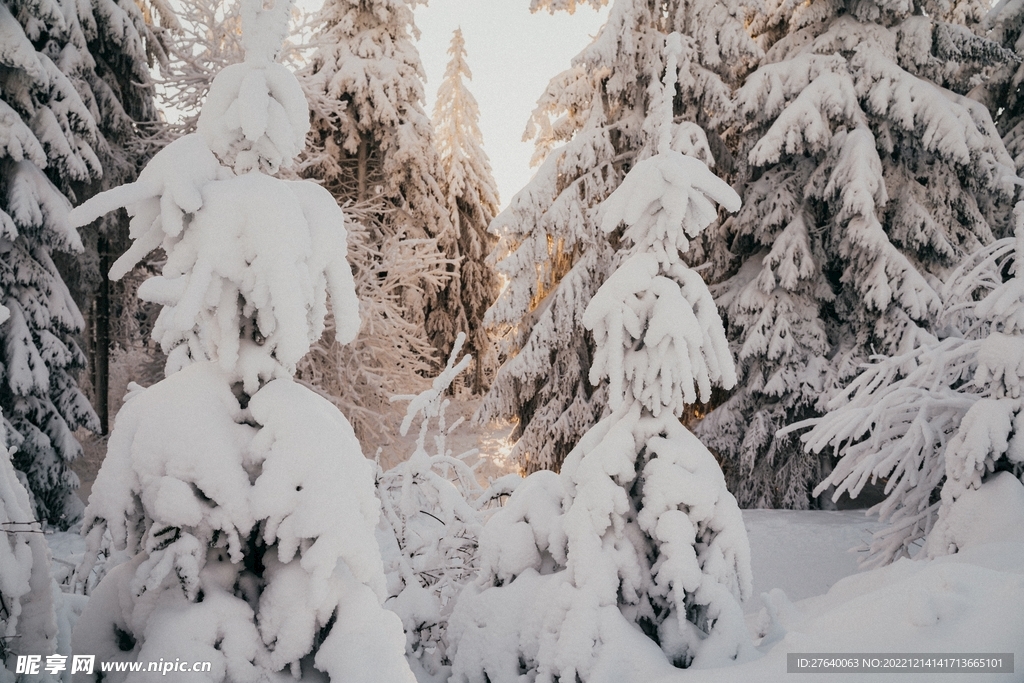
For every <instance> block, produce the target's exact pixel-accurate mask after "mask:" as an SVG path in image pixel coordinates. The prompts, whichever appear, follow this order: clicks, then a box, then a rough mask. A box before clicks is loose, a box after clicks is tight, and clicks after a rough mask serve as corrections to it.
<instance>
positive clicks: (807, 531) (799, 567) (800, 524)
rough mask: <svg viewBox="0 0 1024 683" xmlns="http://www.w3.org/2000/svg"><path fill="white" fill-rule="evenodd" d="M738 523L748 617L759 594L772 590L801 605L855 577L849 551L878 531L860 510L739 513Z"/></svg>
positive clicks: (758, 601) (756, 606)
mask: <svg viewBox="0 0 1024 683" xmlns="http://www.w3.org/2000/svg"><path fill="white" fill-rule="evenodd" d="M743 524H744V526H746V528H747V538H748V539H749V540H750V565H751V572H752V573H753V575H754V589H753V591H751V595H750V597H749V598H748V599H747V600H745V601H744V603H743V611H744V612H746V613H748V614H750V613H752V612H757V611H758V610H760V609H761V607H762V602H761V594H762V593H767V592H768V591H770V590H772V589H773V588H781V589H782V590H784V591H785V592H786V595H787V596H788V597H789V599H790V600H803V599H805V598H810V597H813V596H815V595H822V594H823V593H825V592H827V591H828V589H829V588H831V587H832V586H833V585H834V584H835V583H836V582H837V581H839V580H840V579H842V578H844V577H847V576H849V575H851V574H855V573H857V571H858V569H859V567H858V559H859V557H860V556H861V553H858V552H855V551H854V550H853V549H854V548H857V547H860V546H864V545H866V544H867V543H869V542H870V541H871V534H872V533H874V532H875V531H876V530H878V529H879V528H880V527H882V526H883V525H882V524H881V523H880V522H879V521H878V519H877V518H876V517H866V516H865V515H864V511H863V510H848V511H841V512H840V511H825V510H815V511H807V510H744V511H743Z"/></svg>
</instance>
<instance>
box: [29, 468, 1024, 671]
mask: <svg viewBox="0 0 1024 683" xmlns="http://www.w3.org/2000/svg"><path fill="white" fill-rule="evenodd" d="M551 478H552V479H556V477H555V475H553V474H552V475H551ZM1007 479H1008V478H1007V477H995V478H993V480H992V482H993V483H994V484H995V486H990V485H989V483H988V482H986V484H985V485H984V486H983V487H982V489H980V490H979V491H975V492H972V493H968V494H966V495H965V500H970V497H971V496H972V495H973V494H977V498H978V499H979V500H981V499H984V503H983V504H979V503H978V502H975V503H971V504H970V505H968V506H967V507H968V508H969V509H965V510H962V511H961V512H960V513H958V514H959V515H962V517H963V518H968V517H971V518H974V525H975V531H980V530H979V529H978V528H977V526H978V525H980V524H990V522H991V518H990V519H988V520H985V519H984V518H983V516H984V515H985V514H988V515H990V516H991V515H995V516H998V518H999V520H1000V523H999V524H998V525H990V526H989V527H988V531H985V533H984V536H980V535H979V536H977V537H976V538H977V539H978V540H977V541H976V542H975V543H973V544H968V546H967V547H965V548H961V549H960V551H959V552H958V553H956V554H955V555H949V556H944V557H942V558H939V559H935V560H910V559H904V560H899V561H897V562H896V563H894V564H892V565H890V566H888V567H885V568H883V569H873V570H870V571H864V572H860V573H858V571H857V558H856V554H854V553H850V552H849V548H850V547H853V546H856V545H859V544H862V543H863V542H864V541H865V540H867V539H868V538H870V535H871V533H873V531H874V530H875V529H877V528H878V526H879V522H878V521H877V520H876V519H874V518H869V517H865V516H864V514H863V512H862V511H843V512H826V511H795V510H745V511H743V519H744V523H745V526H746V528H747V534H748V537H749V539H750V547H751V564H752V570H753V575H754V590H753V597H752V598H751V599H749V600H748V601H746V602H745V603H744V611H745V612H747V623H748V625H749V627H750V628H751V629H752V630H753V633H754V635H758V634H759V633H762V632H769V633H768V635H766V637H765V638H764V639H763V640H762V641H761V643H760V649H761V651H762V653H763V655H764V656H762V657H760V658H758V659H757V660H755V661H751V662H748V663H746V664H742V665H739V666H735V667H728V668H724V669H711V670H709V669H702V670H678V669H673V668H671V667H670V666H669V665H668V664H667V663H666V662H665V659H664V656H663V655H662V654H661V653H660V651H659V650H658V648H657V646H656V645H654V644H653V643H652V642H650V641H649V640H648V639H647V638H646V637H644V636H643V635H642V634H641V633H639V631H637V630H636V629H635V627H632V626H630V625H629V624H628V623H625V622H624V620H622V619H621V617H617V616H616V614H615V612H617V610H614V608H605V609H604V611H602V612H600V617H599V619H600V624H599V625H598V628H599V629H600V630H601V631H602V633H606V634H607V637H608V638H609V639H614V640H615V641H616V643H617V646H616V647H615V648H604V650H603V654H602V656H601V657H600V658H599V659H598V661H597V662H596V663H595V665H594V668H593V670H592V674H591V678H590V679H589V681H588V683H682V682H684V681H689V680H693V681H700V682H701V683H704V682H705V681H708V682H715V681H723V682H730V683H731V682H733V681H746V680H750V681H757V682H758V683H760V682H762V681H764V682H765V683H776V682H778V683H791V679H792V677H793V674H787V673H785V671H786V653H787V652H812V651H813V652H823V651H836V652H854V651H859V652H865V651H879V652H895V651H907V652H910V651H920V652H941V651H947V652H954V651H957V652H962V651H972V650H973V651H978V652H995V651H1007V652H1014V653H1015V655H1016V661H1018V662H1019V661H1021V658H1022V657H1024V646H1022V644H1021V643H1020V642H1019V641H1020V638H1019V634H1020V633H1022V632H1024V621H1022V617H1021V615H1022V614H1024V539H1021V538H1020V531H1019V530H1020V529H1024V513H1022V512H1020V507H1021V506H1024V488H1022V487H1021V486H1020V485H1019V484H1017V485H1016V488H1014V487H1013V486H1012V484H1014V482H1013V481H1007ZM1010 479H1012V478H1010ZM993 489H995V490H993ZM533 498H534V499H536V497H535V496H534V497H533ZM1003 509H1010V510H1014V509H1017V512H1013V513H1012V514H1010V515H1007V514H1004V513H1002V510H1003ZM537 512H540V511H539V510H538V511H537ZM1014 539H1016V540H1014ZM46 540H47V541H48V542H49V545H50V548H51V550H52V552H53V555H54V558H55V559H56V560H57V561H58V563H60V562H66V561H69V560H70V561H72V562H75V561H77V559H78V556H79V555H80V554H81V552H82V541H81V540H80V537H77V536H75V535H73V534H69V533H55V534H48V535H47V536H46ZM531 571H532V570H531ZM527 573H529V572H527ZM527 573H524V574H523V578H526V574H527ZM532 576H533V578H532V579H528V580H526V581H521V582H517V584H516V585H518V586H520V587H521V592H520V593H517V594H515V595H513V594H512V593H511V592H509V593H508V594H507V595H506V596H504V597H503V598H502V599H500V600H495V601H494V604H493V605H490V606H489V607H488V608H487V610H484V611H482V612H481V613H480V614H479V618H480V619H481V620H482V621H485V620H487V619H489V618H490V617H491V616H492V615H494V614H497V613H505V614H507V615H513V616H514V615H520V616H519V617H518V618H513V619H506V620H503V623H506V624H511V623H522V622H523V620H525V619H528V618H537V616H536V614H537V613H538V612H539V610H538V609H537V607H538V606H544V605H545V604H546V602H548V601H550V600H553V599H555V598H554V597H553V596H555V595H557V591H558V586H557V585H555V583H554V577H552V576H550V575H532ZM773 589H774V590H773ZM769 592H770V593H771V596H770V598H769V599H770V602H771V605H772V607H771V612H772V613H773V614H774V615H775V616H774V622H773V621H772V618H771V617H768V610H764V612H765V614H763V615H760V616H759V615H758V612H759V611H761V610H762V608H763V605H764V602H763V599H762V597H761V595H762V594H767V593H769ZM64 597H65V598H72V597H75V596H68V595H65V596H64ZM531 614H532V615H533V616H532V617H531ZM72 616H73V614H72ZM934 617H938V619H935V618H934ZM516 633H517V632H516V631H514V630H513V631H512V632H511V635H515V634H516ZM1015 634H1017V635H1016V636H1015ZM509 637H510V632H505V631H499V630H491V631H489V636H488V642H489V643H490V644H491V646H492V647H494V648H500V647H501V644H502V643H508V642H510V641H509V640H508V638H509ZM1015 638H1016V639H1015ZM174 656H180V654H175V655H174ZM509 656H510V657H511V654H509ZM508 666H509V667H510V668H514V669H515V670H518V662H517V661H513V660H510V661H509V662H508ZM956 678H957V680H968V678H967V677H965V676H957V677H956ZM302 680H308V681H320V680H322V679H320V678H319V677H318V676H317V672H309V673H308V674H305V675H304V676H303V678H302ZM454 680H459V679H458V678H456V679H454ZM492 680H495V681H498V680H502V679H501V678H493V679H492ZM512 680H515V679H512ZM862 680H868V679H867V678H866V677H865V676H864V675H861V676H857V675H843V674H832V675H830V676H829V678H828V681H835V682H836V683H845V682H847V681H862ZM930 680H934V676H928V675H916V674H896V675H885V674H871V676H870V681H877V682H879V683H889V682H890V681H892V682H893V683H914V682H915V681H920V682H922V683H923V682H924V681H930ZM980 680H982V681H993V682H997V683H999V682H1002V681H1019V680H1020V674H1015V675H1006V676H1000V675H995V674H985V676H984V677H983V678H981V679H980Z"/></svg>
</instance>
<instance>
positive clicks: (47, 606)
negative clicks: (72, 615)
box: [0, 306, 57, 683]
mask: <svg viewBox="0 0 1024 683" xmlns="http://www.w3.org/2000/svg"><path fill="white" fill-rule="evenodd" d="M9 314H10V312H9V311H8V310H7V309H6V308H5V307H3V306H0V324H2V323H3V322H4V321H5V320H6V319H7V318H8V316H9ZM39 531H40V525H39V523H38V522H37V521H36V519H35V510H33V509H32V504H31V502H30V500H29V495H28V491H26V490H25V487H24V486H23V485H22V483H21V480H20V479H19V477H18V472H17V471H15V469H14V466H13V465H12V464H11V451H10V450H8V448H7V430H6V428H5V427H4V424H3V423H2V422H0V683H15V681H16V678H15V674H14V671H15V663H16V661H17V657H18V655H44V656H45V655H48V654H53V653H54V652H55V651H56V646H57V617H56V614H55V612H54V605H53V591H54V585H53V579H52V578H51V576H50V551H49V549H48V548H47V547H46V540H45V539H44V538H43V536H42V534H40V533H39Z"/></svg>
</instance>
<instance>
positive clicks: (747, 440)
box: [697, 0, 1014, 508]
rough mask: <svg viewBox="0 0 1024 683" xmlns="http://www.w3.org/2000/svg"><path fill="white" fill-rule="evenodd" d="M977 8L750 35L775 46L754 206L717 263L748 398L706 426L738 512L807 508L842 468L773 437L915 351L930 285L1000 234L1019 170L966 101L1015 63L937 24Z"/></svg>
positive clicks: (744, 130) (772, 13)
mask: <svg viewBox="0 0 1024 683" xmlns="http://www.w3.org/2000/svg"><path fill="white" fill-rule="evenodd" d="M978 15H979V12H978V11H977V8H976V7H975V8H972V7H971V6H970V5H967V4H966V3H962V4H960V5H953V4H942V3H930V2H914V3H908V4H905V5H899V6H895V5H891V4H889V3H884V2H874V1H868V2H863V1H861V0H857V1H852V0H850V1H840V2H835V1H833V0H820V1H819V0H815V1H812V2H811V3H809V4H802V5H799V6H794V5H792V4H790V3H787V2H777V3H774V4H772V5H770V7H769V11H768V13H767V14H766V15H765V16H764V17H763V18H762V19H761V20H759V21H758V22H757V23H755V24H753V25H752V29H753V31H754V33H755V34H756V35H757V36H758V39H759V40H760V41H762V43H763V44H764V45H765V47H767V48H768V50H767V53H766V55H765V60H764V64H763V65H762V66H761V67H760V68H759V69H758V70H757V71H756V72H755V73H753V74H751V76H750V77H749V78H748V79H747V81H746V83H745V84H744V85H743V87H742V88H741V89H740V90H739V91H738V114H739V119H738V121H737V123H736V126H735V128H734V131H733V132H734V133H735V134H736V135H737V136H738V138H739V140H740V142H739V146H740V148H741V154H742V157H741V161H745V162H746V163H747V164H748V166H747V169H746V172H745V174H744V176H745V180H744V185H743V188H742V190H743V191H742V194H743V197H744V199H743V209H741V211H740V212H739V213H738V214H737V215H736V216H735V217H734V218H731V219H730V220H729V221H728V222H727V223H726V224H725V225H724V226H723V230H722V233H721V236H722V238H723V239H722V240H721V241H720V244H721V245H724V246H726V247H727V248H728V250H727V251H726V250H725V249H722V250H720V251H719V253H718V255H717V258H716V259H715V260H714V261H715V263H716V266H717V273H716V274H715V277H716V278H718V279H724V278H725V277H726V276H728V279H726V280H725V281H724V282H723V283H722V284H721V285H720V286H719V288H718V302H719V306H720V307H722V308H724V309H725V317H726V321H727V325H728V328H729V334H730V337H731V339H732V341H733V343H734V349H735V352H736V353H737V356H738V361H739V375H740V379H739V387H740V388H739V389H738V391H737V392H736V393H735V394H734V395H733V396H732V397H731V398H729V400H728V401H727V402H726V403H724V404H723V405H721V406H719V407H718V408H716V409H715V410H714V411H713V412H712V413H711V414H710V415H709V416H708V417H707V418H706V419H705V420H704V421H703V422H702V423H701V425H700V426H699V428H698V432H697V433H698V435H699V436H701V438H702V439H704V440H705V443H707V444H708V445H709V446H710V447H712V448H713V449H716V450H717V451H718V452H719V454H720V456H721V457H722V458H723V461H724V463H725V469H726V472H727V475H728V477H729V479H730V484H731V487H730V488H731V490H733V491H734V492H735V494H736V496H737V498H738V499H739V501H740V503H741V505H744V506H757V507H793V508H804V507H807V506H808V505H809V504H811V502H812V500H811V496H810V493H811V490H812V489H813V487H814V485H815V484H817V483H818V482H819V481H821V480H822V479H823V478H824V477H825V476H826V475H827V474H828V471H829V468H830V458H829V456H828V454H827V453H825V454H823V455H822V456H821V458H820V459H819V457H818V456H814V455H811V454H808V453H805V452H803V451H802V450H801V448H800V444H799V441H798V438H797V436H796V435H794V434H792V433H788V434H787V435H785V436H776V431H777V430H778V429H780V428H782V427H785V426H786V425H789V424H792V423H793V422H795V421H798V420H801V419H805V418H810V417H814V416H817V415H820V414H821V413H822V412H823V411H824V409H825V404H826V403H827V401H828V399H829V397H831V396H833V395H834V394H835V392H836V390H837V388H838V387H840V386H842V385H844V384H845V383H846V382H848V381H849V380H850V378H851V377H852V376H853V375H854V374H855V373H856V372H857V368H858V367H859V366H860V364H861V363H863V362H864V361H865V360H866V359H867V358H868V357H869V356H870V355H871V354H872V353H876V352H877V353H895V352H897V351H899V350H905V349H909V348H911V347H913V346H914V345H915V344H916V343H917V342H918V341H919V340H920V339H921V338H922V332H926V331H927V330H928V329H929V328H930V326H931V325H932V323H933V321H934V320H935V317H936V315H937V314H938V311H939V303H940V299H939V296H938V295H937V293H936V291H935V290H934V289H933V283H935V282H936V280H935V276H936V275H939V274H941V273H942V272H944V270H946V269H948V268H950V267H952V266H955V265H956V264H957V263H958V261H959V260H960V259H961V258H963V256H964V255H965V254H967V253H970V252H972V251H974V250H975V249H977V248H978V247H979V246H980V245H982V244H986V243H988V242H990V241H991V240H992V239H993V234H994V233H995V234H1001V233H1002V232H1003V231H1004V230H1005V229H1006V228H1005V226H1006V224H1007V218H1008V213H1009V208H1010V205H1011V202H1010V201H1009V199H1010V198H1011V197H1012V187H1013V183H1012V179H1013V176H1014V167H1013V161H1012V159H1011V158H1010V157H1009V155H1008V154H1007V153H1006V150H1005V148H1004V147H1003V145H1002V143H1001V141H1000V139H999V135H998V133H997V132H996V129H995V127H994V126H993V124H992V120H991V117H990V116H989V113H988V111H986V110H985V108H984V107H983V106H982V105H980V104H979V103H978V102H976V101H973V100H970V99H968V98H966V97H964V96H963V95H961V94H958V92H957V91H960V92H962V91H963V89H965V88H966V86H967V84H969V82H970V78H969V76H970V74H971V73H974V72H976V71H977V70H978V69H980V68H981V67H982V66H983V65H985V64H986V63H993V62H997V61H998V60H1001V59H1004V58H1005V53H1004V51H1003V50H1001V49H1000V48H999V47H998V46H997V45H995V44H994V43H992V42H990V41H987V40H985V39H982V38H978V37H977V36H976V35H975V34H973V33H971V32H970V31H969V30H967V29H966V28H965V27H963V26H959V25H954V24H950V23H946V22H944V21H943V19H944V18H948V19H950V20H961V19H964V18H965V17H966V18H971V17H975V18H976V17H977V16H978ZM951 88H955V89H956V90H952V89H951Z"/></svg>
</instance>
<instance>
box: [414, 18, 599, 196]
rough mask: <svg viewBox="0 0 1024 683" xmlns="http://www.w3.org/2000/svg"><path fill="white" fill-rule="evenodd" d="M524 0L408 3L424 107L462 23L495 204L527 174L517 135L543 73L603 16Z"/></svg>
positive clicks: (527, 146)
mask: <svg viewBox="0 0 1024 683" xmlns="http://www.w3.org/2000/svg"><path fill="white" fill-rule="evenodd" d="M529 5H530V3H529V0H430V4H428V5H426V6H420V7H419V8H418V9H417V10H416V25H417V26H418V27H419V29H420V33H421V36H420V40H419V41H418V42H417V44H416V47H417V49H419V52H420V58H421V59H422V60H423V68H424V69H425V70H426V72H427V88H426V90H427V107H426V109H427V111H432V110H433V107H434V100H435V98H436V96H437V88H438V86H439V85H440V84H441V77H442V75H443V74H444V68H445V64H447V62H448V54H447V50H448V45H449V42H450V41H451V37H452V31H454V30H455V29H456V28H459V27H462V33H463V35H464V36H465V39H466V53H467V56H466V61H467V62H468V63H469V68H470V69H472V71H473V80H472V82H470V83H469V88H470V90H471V91H472V93H473V95H474V96H475V97H476V99H477V102H478V103H479V104H480V130H481V132H482V133H483V137H484V151H486V152H487V155H488V156H489V157H490V160H491V166H492V167H493V169H494V179H495V180H496V181H497V183H498V191H499V192H500V193H501V205H502V206H503V207H504V206H506V205H507V204H508V202H509V200H510V199H511V198H512V195H513V194H515V193H516V192H518V191H519V190H520V189H522V187H523V186H524V185H526V182H527V181H528V180H529V179H530V177H531V176H533V173H534V170H535V169H533V168H530V156H531V154H532V153H533V143H532V142H523V141H522V136H523V130H525V128H526V122H527V119H528V118H529V116H530V112H532V111H533V108H534V106H535V104H536V101H537V98H538V97H540V95H541V93H543V92H544V87H545V86H546V85H547V84H548V81H549V80H550V79H551V78H552V77H553V76H555V75H556V74H558V73H560V72H561V71H563V70H565V69H567V68H569V62H570V60H571V59H572V58H573V57H574V56H575V55H576V54H578V53H579V51H580V50H582V49H583V48H584V47H585V46H586V45H587V44H588V43H589V42H590V38H591V36H593V35H594V34H595V33H597V30H598V29H599V28H600V27H601V24H603V23H604V20H605V18H606V17H607V15H608V11H607V8H606V9H605V10H603V11H601V12H595V11H594V10H592V9H590V8H589V7H583V8H581V9H579V10H577V12H576V13H575V14H573V15H569V14H566V13H565V12H559V13H558V14H556V15H550V14H548V13H546V12H540V13H537V14H531V13H530V8H529Z"/></svg>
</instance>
